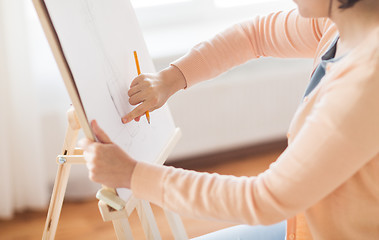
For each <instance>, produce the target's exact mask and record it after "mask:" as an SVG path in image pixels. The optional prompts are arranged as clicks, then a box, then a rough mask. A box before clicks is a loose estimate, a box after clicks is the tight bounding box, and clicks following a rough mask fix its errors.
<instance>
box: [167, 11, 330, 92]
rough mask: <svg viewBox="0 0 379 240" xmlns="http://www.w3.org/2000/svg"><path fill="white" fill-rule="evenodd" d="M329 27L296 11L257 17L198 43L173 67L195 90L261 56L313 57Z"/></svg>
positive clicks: (325, 22)
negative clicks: (202, 83) (202, 82)
mask: <svg viewBox="0 0 379 240" xmlns="http://www.w3.org/2000/svg"><path fill="white" fill-rule="evenodd" d="M326 25H330V21H329V20H326V19H306V18H302V17H301V16H300V15H299V14H298V12H297V11H296V10H292V11H290V12H277V13H272V14H269V15H268V16H263V17H256V18H255V19H253V20H252V21H246V22H242V23H240V24H236V25H234V26H232V27H230V28H228V29H226V30H225V31H224V32H221V33H219V34H217V35H216V36H215V37H213V38H212V39H210V40H208V41H204V42H201V43H199V44H198V45H196V46H195V47H193V48H192V49H191V50H190V51H189V52H188V53H187V54H186V55H185V56H183V57H182V58H180V59H178V60H177V61H175V62H173V63H172V65H175V66H176V67H178V68H179V69H180V70H181V71H182V73H183V75H184V76H185V78H186V81H187V86H192V85H193V84H195V83H198V82H200V81H203V80H207V79H210V78H213V77H215V76H217V75H219V74H221V73H223V72H225V71H226V70H228V69H230V68H232V67H234V66H237V65H240V64H242V63H244V62H246V61H248V60H250V59H254V58H259V57H262V56H263V57H267V56H271V57H286V58H310V57H314V56H315V52H316V50H317V46H318V43H319V41H320V39H321V37H322V35H323V32H324V31H325V29H326V28H325V26H326Z"/></svg>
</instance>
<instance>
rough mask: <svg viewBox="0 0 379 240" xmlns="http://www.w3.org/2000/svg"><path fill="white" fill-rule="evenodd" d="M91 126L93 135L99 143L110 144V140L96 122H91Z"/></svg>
mask: <svg viewBox="0 0 379 240" xmlns="http://www.w3.org/2000/svg"><path fill="white" fill-rule="evenodd" d="M91 126H92V129H93V133H94V134H95V135H96V137H97V139H98V140H99V141H100V142H101V143H112V141H111V139H110V138H109V137H108V135H107V134H106V133H105V132H104V131H103V129H101V128H100V127H99V125H98V124H97V122H96V120H93V121H92V122H91Z"/></svg>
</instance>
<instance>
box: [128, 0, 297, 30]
mask: <svg viewBox="0 0 379 240" xmlns="http://www.w3.org/2000/svg"><path fill="white" fill-rule="evenodd" d="M131 3H132V4H133V6H134V8H135V9H136V13H137V16H138V19H139V22H140V24H141V26H142V27H143V28H148V27H158V26H160V27H162V26H172V25H178V24H194V23H198V22H205V21H206V22H215V21H225V22H227V21H229V22H230V21H238V20H241V19H246V18H250V17H254V16H255V15H258V14H267V13H269V12H272V11H277V10H288V9H291V8H294V7H295V4H294V3H293V2H292V1H291V0H131Z"/></svg>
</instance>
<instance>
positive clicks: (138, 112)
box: [121, 102, 149, 124]
mask: <svg viewBox="0 0 379 240" xmlns="http://www.w3.org/2000/svg"><path fill="white" fill-rule="evenodd" d="M146 111H149V109H148V104H147V103H146V102H143V103H142V104H140V105H139V106H138V107H136V108H135V109H134V110H133V111H131V112H130V113H128V114H127V115H126V116H125V117H123V118H122V119H121V120H122V123H124V124H126V123H129V122H131V121H132V120H133V119H136V118H140V117H141V116H142V115H144V114H145V112H146Z"/></svg>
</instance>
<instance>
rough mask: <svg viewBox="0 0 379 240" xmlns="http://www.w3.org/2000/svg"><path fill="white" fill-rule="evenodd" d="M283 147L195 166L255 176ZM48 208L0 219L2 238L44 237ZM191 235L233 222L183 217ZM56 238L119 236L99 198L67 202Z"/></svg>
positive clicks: (134, 223)
mask: <svg viewBox="0 0 379 240" xmlns="http://www.w3.org/2000/svg"><path fill="white" fill-rule="evenodd" d="M279 154H280V151H277V152H271V153H267V154H261V155H259V156H251V157H246V158H242V159H235V160H231V161H230V162H228V163H222V164H219V165H216V166H212V167H207V168H202V169H196V170H199V171H207V172H218V173H220V174H233V175H236V176H255V175H257V174H259V173H260V172H262V171H264V170H265V169H267V168H268V166H269V164H270V163H271V162H272V161H274V160H275V159H276V158H277V157H278V156H279ZM153 211H154V214H155V216H156V220H157V222H158V225H159V229H160V231H161V236H162V239H164V240H166V239H173V238H172V236H171V232H170V230H169V227H168V224H167V222H166V220H165V217H164V213H163V211H161V210H160V209H159V208H158V207H155V206H153ZM46 214H47V213H46V212H25V213H21V214H17V215H16V217H15V219H14V220H12V221H0V239H1V240H28V239H41V236H42V231H43V227H44V224H45V218H46ZM182 219H183V222H184V225H185V228H186V231H187V233H188V235H189V237H190V238H192V237H196V236H200V235H203V234H206V233H209V232H212V231H215V230H218V229H222V228H225V227H229V226H232V225H233V224H230V223H226V222H218V221H205V220H199V219H192V218H187V217H183V218H182ZM130 223H131V227H132V229H133V236H134V238H135V239H137V240H139V239H145V237H144V234H143V230H142V227H141V226H140V223H139V220H138V217H137V214H136V213H133V214H132V216H131V219H130ZM56 239H62V240H63V239H64V240H66V239H81V240H85V239H88V240H89V239H91V240H96V239H116V236H115V234H114V231H113V227H112V224H111V223H109V222H103V221H102V219H101V216H100V213H99V212H98V208H97V200H95V199H94V200H92V201H87V202H79V203H78V202H65V203H64V204H63V208H62V214H61V218H60V221H59V226H58V230H57V235H56Z"/></svg>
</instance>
